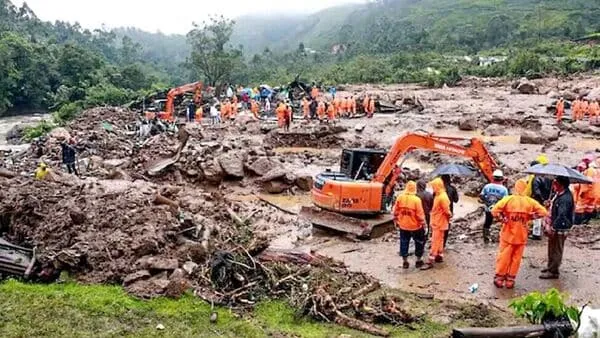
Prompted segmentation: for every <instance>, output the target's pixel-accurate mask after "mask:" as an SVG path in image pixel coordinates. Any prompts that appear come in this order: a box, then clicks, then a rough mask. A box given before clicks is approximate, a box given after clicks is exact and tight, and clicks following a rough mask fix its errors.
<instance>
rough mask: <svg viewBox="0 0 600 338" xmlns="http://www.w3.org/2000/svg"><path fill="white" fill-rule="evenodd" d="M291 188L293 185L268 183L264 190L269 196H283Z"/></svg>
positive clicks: (279, 182)
mask: <svg viewBox="0 0 600 338" xmlns="http://www.w3.org/2000/svg"><path fill="white" fill-rule="evenodd" d="M290 187H291V185H289V184H287V183H285V182H282V181H268V182H265V183H264V184H263V189H264V190H265V191H266V192H268V193H269V194H281V193H283V192H284V191H286V190H288V189H289V188H290Z"/></svg>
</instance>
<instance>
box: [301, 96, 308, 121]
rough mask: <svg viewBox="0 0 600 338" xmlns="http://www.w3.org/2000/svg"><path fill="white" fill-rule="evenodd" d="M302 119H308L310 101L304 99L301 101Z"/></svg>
mask: <svg viewBox="0 0 600 338" xmlns="http://www.w3.org/2000/svg"><path fill="white" fill-rule="evenodd" d="M302 117H304V118H305V119H306V120H308V119H309V118H310V101H309V100H308V99H307V98H306V97H305V98H303V99H302Z"/></svg>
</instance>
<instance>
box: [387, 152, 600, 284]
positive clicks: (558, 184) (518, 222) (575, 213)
mask: <svg viewBox="0 0 600 338" xmlns="http://www.w3.org/2000/svg"><path fill="white" fill-rule="evenodd" d="M536 164H548V159H547V157H546V156H545V155H540V156H538V158H537V159H536V160H535V161H533V162H532V163H531V165H532V166H533V165H536ZM577 169H578V170H579V171H580V172H581V173H582V174H583V175H585V176H587V177H588V178H590V179H592V180H593V182H594V183H593V184H587V185H586V184H570V181H569V179H568V178H564V177H556V178H555V179H554V180H552V179H551V178H548V177H545V176H537V175H530V176H528V177H525V178H521V179H518V180H517V181H516V183H515V185H514V189H513V191H512V194H510V195H509V191H508V189H507V188H506V187H505V186H504V184H505V182H506V179H505V177H504V175H503V173H502V171H500V170H496V171H495V172H494V173H493V182H491V183H489V184H487V185H486V186H485V187H484V188H483V190H482V191H481V194H480V199H481V201H482V202H483V203H484V204H485V221H484V225H483V240H484V242H485V243H489V241H490V238H489V237H490V229H491V226H492V224H493V223H494V220H497V221H499V222H501V223H502V226H501V231H500V236H499V250H498V255H497V258H496V269H495V277H494V281H493V282H494V285H495V286H496V287H498V288H502V287H506V288H508V289H512V288H514V286H515V280H516V277H517V273H518V271H519V268H520V265H521V260H522V257H523V252H524V250H525V245H526V244H527V241H528V239H529V238H531V239H534V240H541V239H542V235H543V234H545V235H546V236H547V237H548V262H547V265H546V268H544V269H543V270H542V273H541V275H540V278H541V279H557V278H559V276H560V271H559V268H560V266H561V263H562V258H563V252H564V244H565V240H566V236H567V233H568V232H569V230H570V229H571V228H572V226H573V225H574V224H575V225H578V224H582V223H586V222H589V221H590V220H591V219H592V218H594V217H596V216H597V215H599V213H600V158H597V159H596V158H594V156H591V155H586V156H585V157H584V159H583V160H582V162H581V163H580V164H579V165H578V166H577ZM427 186H429V188H430V189H427ZM428 190H431V191H432V192H433V196H432V195H431V193H430V192H429V191H428ZM457 201H458V194H457V192H456V189H455V188H454V187H453V186H452V185H451V184H450V180H449V177H448V176H444V177H438V178H436V179H434V180H433V181H431V182H429V183H426V182H425V181H420V182H418V183H415V182H414V181H409V182H408V183H407V184H406V186H405V189H404V191H403V192H402V193H401V194H400V195H399V196H398V197H397V199H396V201H395V204H394V208H393V215H394V222H395V224H396V226H397V228H398V229H399V236H400V256H401V257H402V258H403V268H404V269H408V268H409V267H410V263H409V262H408V256H409V254H408V251H409V250H408V248H409V244H410V241H411V240H413V241H414V245H415V256H416V267H417V268H420V269H423V270H426V269H430V268H432V267H433V265H434V263H436V262H443V260H444V249H445V246H446V240H447V237H448V235H447V231H448V229H449V226H450V221H451V218H452V215H453V204H454V203H456V202H457ZM530 228H532V229H531V231H530ZM428 238H430V240H431V245H430V251H429V257H428V259H427V261H423V255H424V253H425V244H426V242H427V240H428Z"/></svg>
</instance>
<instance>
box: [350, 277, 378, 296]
mask: <svg viewBox="0 0 600 338" xmlns="http://www.w3.org/2000/svg"><path fill="white" fill-rule="evenodd" d="M380 287H381V285H380V284H379V282H378V281H375V282H372V283H369V284H367V285H365V286H363V287H362V288H361V289H360V290H358V291H356V292H355V293H354V294H352V297H353V298H358V297H361V296H365V295H368V294H369V293H371V292H373V291H375V290H377V289H379V288H380Z"/></svg>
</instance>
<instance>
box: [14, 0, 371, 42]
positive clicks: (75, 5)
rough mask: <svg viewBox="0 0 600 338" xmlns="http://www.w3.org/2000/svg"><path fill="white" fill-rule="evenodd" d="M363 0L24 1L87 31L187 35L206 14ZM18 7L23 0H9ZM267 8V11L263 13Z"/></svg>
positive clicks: (44, 15)
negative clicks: (103, 28)
mask: <svg viewBox="0 0 600 338" xmlns="http://www.w3.org/2000/svg"><path fill="white" fill-rule="evenodd" d="M364 1H365V0H226V1H223V0H221V1H219V0H26V2H27V4H28V5H29V7H30V8H31V9H33V11H34V12H35V13H36V15H37V16H38V17H39V18H41V19H42V20H49V21H54V20H62V21H69V22H76V21H77V22H79V23H80V24H81V25H82V26H83V27H86V28H99V27H101V26H102V25H103V24H104V25H106V26H107V27H109V28H111V27H121V26H134V27H138V28H141V29H144V30H147V31H151V32H155V31H158V30H160V31H161V32H163V33H183V34H184V33H187V32H188V31H189V30H190V29H191V25H192V22H194V21H195V22H202V21H203V19H205V18H206V17H207V15H208V14H215V13H218V14H223V15H225V16H227V17H230V18H235V17H238V16H240V15H243V14H255V13H269V12H274V13H302V12H304V13H306V12H314V11H317V10H320V9H324V8H327V7H332V6H336V5H340V4H344V3H350V2H364ZM12 2H13V3H14V4H15V5H17V6H20V5H21V4H22V3H23V0H12ZM267 8H268V10H266V9H267Z"/></svg>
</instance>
